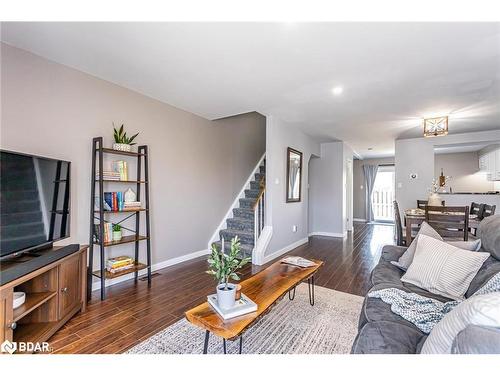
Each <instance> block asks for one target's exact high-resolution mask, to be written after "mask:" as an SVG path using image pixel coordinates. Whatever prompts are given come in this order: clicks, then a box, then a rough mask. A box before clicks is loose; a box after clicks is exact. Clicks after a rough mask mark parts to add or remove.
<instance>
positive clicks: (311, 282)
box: [307, 275, 314, 306]
mask: <svg viewBox="0 0 500 375" xmlns="http://www.w3.org/2000/svg"><path fill="white" fill-rule="evenodd" d="M307 287H308V289H309V303H310V304H311V306H314V275H312V276H311V277H310V278H308V279H307Z"/></svg>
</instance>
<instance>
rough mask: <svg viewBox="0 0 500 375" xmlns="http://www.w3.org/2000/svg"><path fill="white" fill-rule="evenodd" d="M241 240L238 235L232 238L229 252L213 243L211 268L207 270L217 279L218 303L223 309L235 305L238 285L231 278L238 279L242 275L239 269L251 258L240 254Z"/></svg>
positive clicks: (210, 258)
mask: <svg viewBox="0 0 500 375" xmlns="http://www.w3.org/2000/svg"><path fill="white" fill-rule="evenodd" d="M240 247H241V245H240V240H239V238H238V236H236V237H234V238H233V239H232V240H231V250H230V251H229V254H225V253H224V249H221V250H218V249H217V247H216V246H215V244H212V253H211V254H210V256H209V258H208V264H209V266H208V267H209V270H208V271H206V272H207V273H208V274H209V275H212V276H213V277H214V278H215V280H217V282H218V284H217V303H218V305H219V306H220V307H221V308H222V309H230V308H231V307H233V306H234V303H235V295H236V285H235V284H232V283H230V282H229V280H235V281H238V280H239V279H240V277H239V276H238V274H237V272H236V271H237V270H239V269H240V268H241V267H243V266H244V265H245V264H247V263H248V262H249V261H250V259H251V258H244V257H241V256H240Z"/></svg>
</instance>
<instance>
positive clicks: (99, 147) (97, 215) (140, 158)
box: [87, 137, 151, 300]
mask: <svg viewBox="0 0 500 375" xmlns="http://www.w3.org/2000/svg"><path fill="white" fill-rule="evenodd" d="M104 154H116V155H120V156H127V157H133V158H136V159H137V176H136V178H137V180H127V181H119V180H117V181H114V180H106V179H104V178H103V164H104V163H103V157H104ZM96 163H98V164H97V167H98V169H99V174H98V177H96V173H97V168H96ZM143 164H144V169H143ZM143 173H144V176H142V174H143ZM91 180H92V182H91V188H90V198H91V201H90V238H89V244H90V246H89V266H88V268H87V299H88V300H90V298H91V294H92V278H93V277H94V276H95V277H98V278H100V280H101V300H104V299H105V298H106V288H105V286H106V284H105V282H106V279H113V278H116V277H120V276H123V275H126V274H129V273H134V280H135V282H137V279H138V272H139V271H140V270H142V269H147V272H148V284H149V285H151V230H150V219H149V175H148V146H139V147H138V148H137V152H127V151H118V150H114V149H111V148H105V147H103V139H102V137H97V138H94V139H93V140H92V173H91ZM110 182H117V183H135V184H136V189H137V193H136V194H137V198H138V200H141V191H142V189H141V186H142V185H144V201H145V205H144V207H141V208H138V209H135V210H125V211H105V210H104V204H103V201H104V184H105V183H110ZM96 185H97V186H98V190H97V194H96ZM96 199H97V201H98V202H99V209H96V207H95V203H94V202H95V201H96ZM120 213H121V214H129V215H127V216H126V217H125V218H123V219H121V220H120V221H118V222H114V224H121V223H122V222H124V221H125V220H127V219H130V218H133V217H135V230H132V229H128V228H125V229H126V230H127V231H129V232H131V233H133V235H130V236H123V237H122V239H121V240H120V241H109V242H104V241H102V240H100V241H96V238H99V239H103V238H104V223H106V222H112V221H111V220H106V219H105V216H109V215H112V214H120ZM141 213H144V215H145V216H146V217H145V219H146V235H140V234H139V228H140V219H141ZM95 224H98V230H99V234H98V236H96V233H95V231H96V226H95ZM141 241H146V250H147V256H146V259H147V260H146V264H143V263H140V262H139V242H141ZM126 243H134V244H135V258H134V260H135V267H133V268H130V269H127V270H124V271H121V272H117V273H110V272H108V271H106V254H105V252H106V248H107V247H109V246H115V245H121V244H126ZM94 247H97V248H98V249H99V258H100V262H99V269H98V270H96V271H94V270H93V260H94Z"/></svg>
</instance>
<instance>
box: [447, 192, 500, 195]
mask: <svg viewBox="0 0 500 375" xmlns="http://www.w3.org/2000/svg"><path fill="white" fill-rule="evenodd" d="M438 194H439V195H500V193H499V192H493V193H475V192H456V193H455V192H453V193H449V192H446V193H438Z"/></svg>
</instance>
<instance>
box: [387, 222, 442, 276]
mask: <svg viewBox="0 0 500 375" xmlns="http://www.w3.org/2000/svg"><path fill="white" fill-rule="evenodd" d="M421 234H424V235H426V236H430V237H432V238H436V239H438V240H442V239H443V238H442V237H441V236H440V235H439V233H438V232H436V231H435V230H434V228H433V227H431V226H430V225H429V224H427V222H426V221H424V222H423V223H422V225H420V230H419V231H418V233H417V235H416V236H415V239H414V240H413V241H412V243H411V244H410V246H408V249H406V251H405V252H404V253H403V255H401V257H400V258H399V259H398V261H397V262H395V261H391V264H393V265H395V266H396V267H399V268H401V269H402V270H403V271H406V270H407V269H408V267H410V264H411V262H412V261H413V257H414V255H415V249H416V248H417V243H418V238H419V236H420V235H421Z"/></svg>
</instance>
